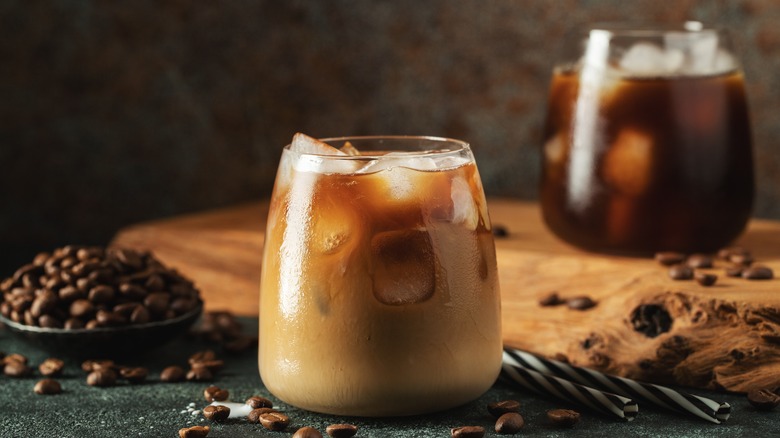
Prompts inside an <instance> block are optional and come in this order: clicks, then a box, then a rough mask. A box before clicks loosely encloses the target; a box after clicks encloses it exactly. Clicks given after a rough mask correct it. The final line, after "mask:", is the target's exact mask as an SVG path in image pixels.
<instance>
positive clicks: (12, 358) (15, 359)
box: [3, 353, 27, 365]
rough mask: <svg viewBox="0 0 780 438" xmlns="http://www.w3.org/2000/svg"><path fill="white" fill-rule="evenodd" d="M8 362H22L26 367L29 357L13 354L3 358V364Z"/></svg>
mask: <svg viewBox="0 0 780 438" xmlns="http://www.w3.org/2000/svg"><path fill="white" fill-rule="evenodd" d="M8 362H20V363H22V364H24V365H27V357H26V356H23V355H21V354H19V353H11V354H9V355H7V356H5V357H4V358H3V363H8Z"/></svg>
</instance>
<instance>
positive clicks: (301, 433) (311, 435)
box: [292, 426, 322, 438]
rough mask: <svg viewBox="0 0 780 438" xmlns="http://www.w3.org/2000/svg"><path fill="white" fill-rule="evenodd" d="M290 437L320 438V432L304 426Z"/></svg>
mask: <svg viewBox="0 0 780 438" xmlns="http://www.w3.org/2000/svg"><path fill="white" fill-rule="evenodd" d="M292 438H322V434H321V433H320V431H319V430H317V429H315V428H313V427H309V426H304V427H302V428H300V429H298V430H296V431H295V433H294V434H293V436H292Z"/></svg>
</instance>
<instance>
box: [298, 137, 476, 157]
mask: <svg viewBox="0 0 780 438" xmlns="http://www.w3.org/2000/svg"><path fill="white" fill-rule="evenodd" d="M317 140H319V141H321V142H323V143H328V144H330V145H331V146H333V144H332V143H336V142H341V143H344V142H347V141H354V142H365V141H376V142H378V141H384V140H390V141H400V142H404V141H406V142H413V141H427V142H431V143H440V144H447V145H450V146H451V147H449V148H441V149H436V148H433V147H431V148H425V149H420V150H399V149H387V150H383V151H382V152H401V153H402V154H401V155H391V156H387V155H386V154H376V153H371V152H375V151H371V150H367V151H365V153H364V151H362V150H361V151H360V152H361V154H360V155H332V154H315V153H311V152H296V151H293V150H292V149H291V147H292V143H288V144H287V145H285V146H284V151H285V152H288V153H294V154H296V155H298V156H311V157H317V158H318V159H329V160H351V161H362V160H377V159H383V158H384V159H393V158H395V159H397V158H399V157H403V158H417V157H420V158H422V157H428V158H430V157H440V156H446V155H458V154H460V153H462V152H464V151H465V152H468V153H471V147H470V145H469V143H468V142H467V141H464V140H458V139H455V138H450V137H439V136H433V135H352V136H343V137H325V138H318V139H317ZM358 150H360V149H359V148H358Z"/></svg>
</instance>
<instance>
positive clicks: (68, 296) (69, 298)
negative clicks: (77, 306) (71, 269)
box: [59, 286, 87, 303]
mask: <svg viewBox="0 0 780 438" xmlns="http://www.w3.org/2000/svg"><path fill="white" fill-rule="evenodd" d="M86 297H87V294H86V293H84V291H82V290H80V289H79V288H77V287H74V286H65V287H63V288H62V289H60V291H59V298H60V300H62V301H65V302H69V303H70V302H73V301H75V300H78V299H82V298H86Z"/></svg>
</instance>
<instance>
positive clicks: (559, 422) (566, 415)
mask: <svg viewBox="0 0 780 438" xmlns="http://www.w3.org/2000/svg"><path fill="white" fill-rule="evenodd" d="M547 418H548V419H549V420H550V422H551V423H552V424H553V426H556V427H574V425H575V424H577V423H578V422H579V421H580V413H579V412H577V411H573V410H571V409H553V410H550V411H547Z"/></svg>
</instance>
